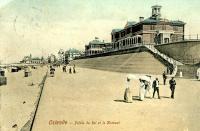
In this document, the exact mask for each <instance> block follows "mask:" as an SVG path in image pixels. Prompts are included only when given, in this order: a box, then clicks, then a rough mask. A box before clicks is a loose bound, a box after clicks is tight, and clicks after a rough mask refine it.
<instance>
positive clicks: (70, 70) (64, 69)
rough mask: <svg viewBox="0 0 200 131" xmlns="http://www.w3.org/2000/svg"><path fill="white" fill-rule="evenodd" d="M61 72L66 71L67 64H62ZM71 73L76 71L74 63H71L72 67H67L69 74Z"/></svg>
mask: <svg viewBox="0 0 200 131" xmlns="http://www.w3.org/2000/svg"><path fill="white" fill-rule="evenodd" d="M63 72H67V66H66V65H64V66H63ZM72 73H74V74H75V73H76V68H75V65H73V67H69V74H72Z"/></svg>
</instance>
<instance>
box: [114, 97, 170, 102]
mask: <svg viewBox="0 0 200 131" xmlns="http://www.w3.org/2000/svg"><path fill="white" fill-rule="evenodd" d="M160 98H166V99H170V97H169V96H160ZM132 99H133V101H141V100H140V99H139V96H132ZM145 99H155V97H154V98H151V97H145ZM114 101H115V102H124V103H127V102H126V101H125V100H114Z"/></svg>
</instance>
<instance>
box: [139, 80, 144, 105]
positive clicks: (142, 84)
mask: <svg viewBox="0 0 200 131" xmlns="http://www.w3.org/2000/svg"><path fill="white" fill-rule="evenodd" d="M139 80H140V92H139V98H140V100H141V101H143V100H144V95H145V83H144V80H142V79H139Z"/></svg>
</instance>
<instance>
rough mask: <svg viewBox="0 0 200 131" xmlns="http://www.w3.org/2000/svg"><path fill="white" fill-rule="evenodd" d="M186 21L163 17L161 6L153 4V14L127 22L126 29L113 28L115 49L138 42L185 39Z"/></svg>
mask: <svg viewBox="0 0 200 131" xmlns="http://www.w3.org/2000/svg"><path fill="white" fill-rule="evenodd" d="M184 26H185V23H184V22H182V21H179V20H176V21H170V20H168V19H163V18H161V6H159V5H155V6H152V16H151V17H149V18H147V19H144V17H140V18H139V22H134V21H132V22H127V24H126V25H125V27H124V29H113V30H112V33H111V37H112V44H113V48H114V49H120V48H124V47H128V46H131V45H133V44H137V43H143V44H164V43H171V42H176V41H181V40H183V39H184Z"/></svg>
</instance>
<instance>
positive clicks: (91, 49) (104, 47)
mask: <svg viewBox="0 0 200 131" xmlns="http://www.w3.org/2000/svg"><path fill="white" fill-rule="evenodd" d="M112 48H113V46H112V43H105V42H104V40H102V41H101V40H100V39H99V38H98V37H95V39H94V40H92V41H90V42H89V44H87V45H85V55H86V56H88V55H96V54H101V53H104V52H106V51H109V50H112Z"/></svg>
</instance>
